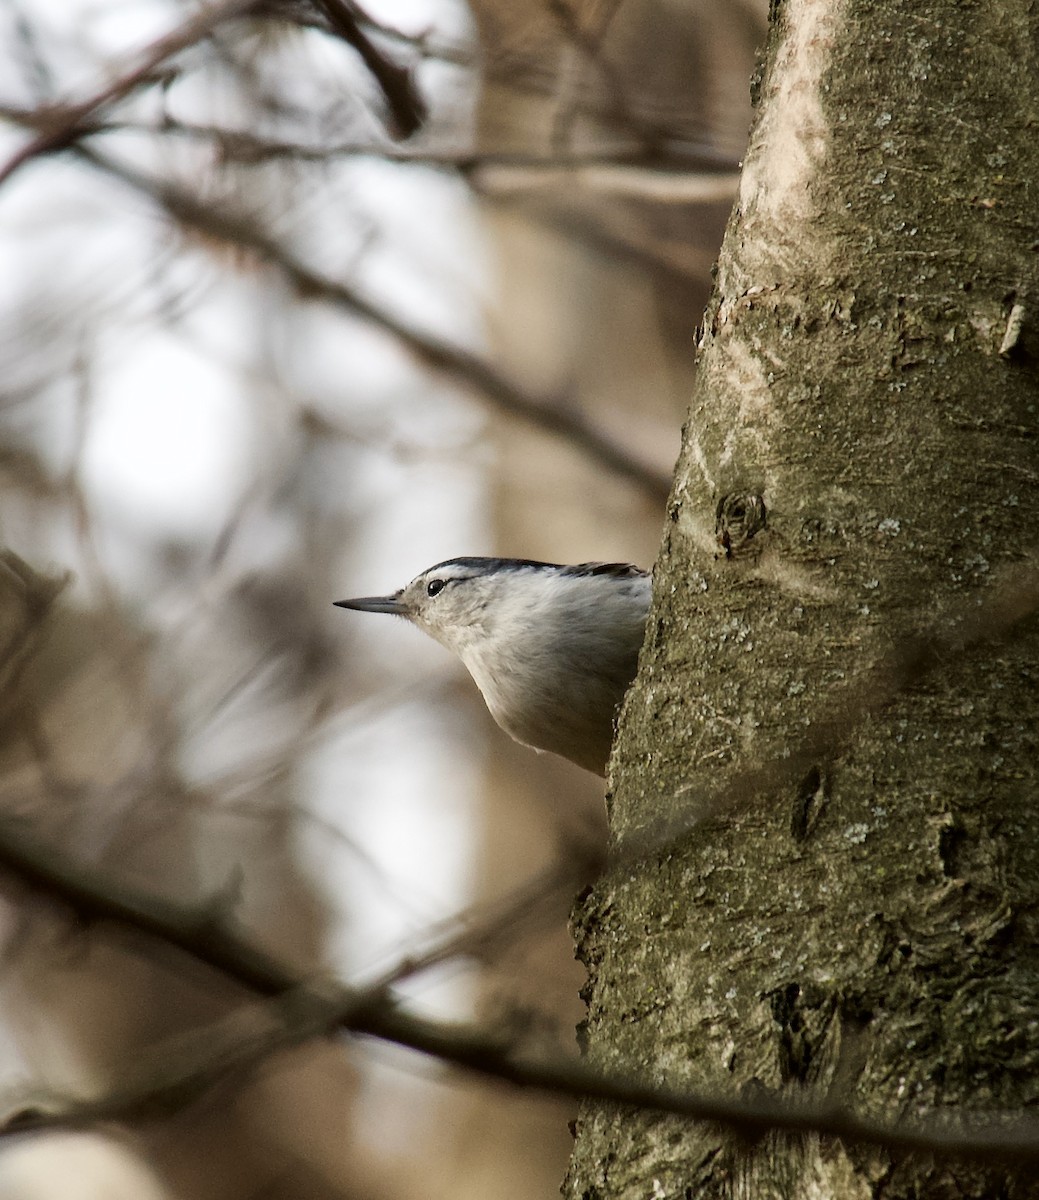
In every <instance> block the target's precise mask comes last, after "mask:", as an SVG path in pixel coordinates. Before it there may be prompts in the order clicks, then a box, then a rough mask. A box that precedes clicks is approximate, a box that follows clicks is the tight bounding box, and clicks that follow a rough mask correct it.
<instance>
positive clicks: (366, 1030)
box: [0, 823, 1039, 1165]
mask: <svg viewBox="0 0 1039 1200" xmlns="http://www.w3.org/2000/svg"><path fill="white" fill-rule="evenodd" d="M0 866H2V867H3V868H4V869H6V870H7V871H8V872H10V873H11V874H13V875H15V876H17V877H18V878H20V879H22V880H24V881H25V882H27V883H30V884H31V885H33V886H34V887H37V888H41V889H43V890H44V891H45V892H47V893H49V894H51V895H53V896H55V897H57V898H59V899H61V900H62V901H64V902H65V903H67V904H69V905H70V907H71V908H72V909H73V911H74V912H75V913H76V915H77V916H78V917H79V918H80V919H82V920H85V921H88V922H89V921H97V920H105V921H114V922H116V923H118V924H120V925H123V926H127V927H129V928H131V929H133V930H135V931H137V932H139V933H143V934H146V935H147V936H148V937H149V938H152V939H157V940H159V941H161V942H164V943H166V944H168V945H171V946H174V947H176V948H177V949H179V950H181V951H182V952H184V953H185V954H188V955H190V956H191V957H193V958H195V959H196V960H198V961H200V962H203V963H205V964H207V965H208V966H210V967H212V968H213V969H215V970H217V971H219V972H220V973H222V974H223V975H225V976H227V977H228V978H230V979H232V980H234V981H236V982H238V983H239V984H241V985H243V986H244V987H246V988H249V989H250V990H252V991H255V992H258V993H260V994H262V995H266V996H276V997H278V998H279V1004H278V1006H277V1008H276V1009H275V1010H272V1011H275V1012H276V1011H278V1010H279V1009H280V1012H281V1018H282V1019H281V1023H280V1024H275V1025H274V1026H273V1027H272V1026H270V1025H264V1026H263V1027H262V1029H261V1032H260V1033H259V1034H256V1033H255V1032H251V1031H250V1032H249V1033H247V1034H246V1035H245V1036H238V1037H236V1038H235V1037H232V1038H231V1039H230V1040H229V1042H228V1041H225V1042H223V1043H220V1039H219V1038H217V1039H213V1040H212V1041H211V1042H210V1043H209V1045H210V1048H211V1049H213V1053H212V1054H211V1055H210V1056H209V1057H207V1056H206V1054H205V1053H203V1054H202V1055H201V1056H200V1060H192V1061H188V1063H187V1066H185V1067H181V1068H178V1066H177V1065H176V1064H175V1065H174V1067H173V1068H171V1069H170V1070H169V1071H168V1072H167V1073H166V1074H164V1075H162V1077H161V1078H156V1077H155V1075H154V1074H153V1075H152V1077H150V1078H148V1079H145V1080H144V1081H137V1082H136V1087H135V1086H133V1085H131V1086H130V1087H128V1088H124V1089H122V1093H121V1100H120V1103H121V1104H122V1105H123V1107H122V1109H117V1108H116V1101H117V1100H118V1099H119V1097H110V1098H108V1099H107V1100H104V1099H103V1100H99V1101H90V1102H86V1103H85V1104H81V1105H80V1106H79V1107H78V1108H77V1106H76V1105H75V1104H72V1105H70V1106H68V1107H67V1108H66V1109H65V1110H64V1111H62V1110H59V1111H58V1112H56V1113H55V1112H50V1113H48V1112H47V1111H46V1109H45V1108H43V1109H41V1108H39V1107H36V1108H32V1109H30V1110H28V1111H27V1110H26V1109H24V1108H23V1109H22V1110H20V1111H19V1112H17V1113H16V1114H15V1115H14V1116H13V1118H12V1120H11V1122H10V1124H9V1125H8V1126H7V1129H6V1132H8V1133H11V1134H16V1133H21V1132H25V1131H28V1130H31V1129H38V1128H48V1127H52V1126H55V1125H57V1126H61V1125H63V1124H69V1123H70V1122H71V1123H86V1122H88V1121H97V1120H100V1119H113V1118H116V1117H119V1116H122V1117H123V1118H124V1119H125V1118H126V1116H127V1113H128V1111H129V1112H130V1113H132V1114H134V1115H137V1116H140V1115H141V1114H153V1113H155V1112H157V1111H160V1112H161V1111H168V1109H169V1106H174V1107H175V1106H176V1105H177V1104H178V1103H183V1102H185V1101H186V1100H187V1099H190V1098H192V1097H193V1096H195V1095H197V1094H198V1091H199V1089H202V1088H205V1087H208V1086H210V1085H211V1084H212V1083H214V1082H217V1081H218V1080H220V1079H223V1078H226V1077H227V1076H228V1074H232V1075H233V1074H236V1073H239V1072H241V1071H243V1070H247V1069H249V1068H250V1067H251V1066H253V1065H255V1064H256V1063H257V1062H258V1061H260V1060H261V1059H262V1058H263V1057H265V1056H266V1055H267V1054H269V1053H272V1052H273V1051H274V1050H276V1049H280V1048H283V1047H285V1046H288V1045H293V1044H296V1043H298V1042H299V1041H302V1040H304V1039H307V1038H310V1037H314V1036H319V1035H320V1034H322V1033H323V1032H325V1031H326V1030H330V1029H332V1028H333V1027H338V1028H340V1029H343V1030H346V1031H349V1032H352V1033H355V1034H366V1035H369V1036H372V1037H376V1038H380V1039H382V1040H384V1041H389V1042H393V1043H395V1044H397V1045H400V1046H404V1047H407V1048H409V1049H412V1050H416V1051H419V1052H420V1053H422V1054H425V1055H429V1056H431V1057H434V1058H436V1059H439V1060H440V1061H443V1062H446V1063H450V1064H453V1065H455V1066H459V1067H464V1068H466V1069H467V1070H469V1071H472V1072H474V1073H476V1074H478V1075H482V1076H484V1077H485V1078H489V1079H493V1080H498V1081H502V1082H506V1083H509V1084H512V1085H513V1086H515V1087H520V1088H525V1089H531V1090H535V1091H539V1092H543V1093H547V1094H551V1095H556V1096H568V1097H571V1098H574V1099H578V1098H591V1099H596V1100H600V1101H605V1102H609V1103H615V1104H622V1105H629V1106H634V1107H640V1108H648V1109H654V1110H657V1111H659V1112H666V1113H672V1114H675V1115H678V1116H684V1117H688V1118H691V1119H694V1120H699V1121H710V1122H712V1123H716V1124H722V1125H725V1126H727V1127H728V1128H730V1129H732V1130H734V1131H736V1132H737V1133H739V1134H740V1135H741V1136H743V1137H745V1138H749V1139H756V1138H759V1137H762V1136H764V1135H766V1134H771V1133H793V1134H804V1133H816V1134H822V1135H825V1136H830V1137H837V1138H840V1139H842V1140H843V1141H845V1142H850V1143H858V1144H862V1145H873V1146H880V1147H883V1148H885V1149H887V1150H889V1151H892V1152H894V1153H911V1152H915V1153H927V1154H940V1155H942V1156H943V1157H947V1158H959V1159H968V1160H971V1161H975V1162H981V1163H997V1164H1002V1165H1007V1164H1009V1163H1021V1164H1034V1163H1039V1123H1037V1122H1035V1121H1026V1120H1020V1119H1010V1118H1002V1117H995V1118H987V1119H984V1120H974V1121H971V1122H969V1123H968V1122H966V1121H959V1120H957V1121H955V1122H954V1121H951V1120H950V1121H946V1122H944V1123H942V1124H941V1125H938V1124H937V1123H932V1124H928V1125H897V1126H892V1125H887V1124H881V1123H879V1122H874V1121H867V1120H862V1119H859V1118H857V1117H855V1116H853V1115H851V1114H849V1113H847V1112H845V1111H843V1110H842V1109H840V1108H837V1107H834V1106H831V1105H812V1104H797V1103H791V1102H789V1101H781V1100H774V1099H768V1100H748V1099H725V1098H721V1097H717V1096H708V1095H703V1094H698V1093H691V1092H684V1091H678V1090H673V1089H668V1088H660V1087H656V1086H653V1085H650V1084H645V1083H642V1082H640V1081H638V1080H634V1079H631V1078H623V1077H618V1076H610V1075H605V1074H603V1073H601V1072H599V1071H597V1070H595V1069H594V1068H592V1067H589V1066H587V1065H586V1064H584V1063H582V1062H578V1061H572V1060H566V1059H557V1060H549V1061H540V1062H539V1061H531V1060H529V1059H524V1058H523V1057H521V1056H519V1055H517V1054H516V1053H515V1052H514V1051H513V1050H512V1048H511V1047H510V1046H509V1045H508V1043H507V1042H505V1041H502V1040H499V1039H495V1038H493V1037H487V1036H485V1035H482V1034H480V1033H478V1032H475V1031H473V1030H472V1029H469V1028H465V1027H460V1026H452V1025H449V1024H445V1023H443V1022H436V1021H428V1020H424V1019H422V1018H420V1017H417V1016H414V1015H413V1014H408V1013H405V1012H403V1011H402V1010H400V1009H399V1008H397V1007H395V1006H394V1005H393V1004H392V1002H391V1001H390V1000H389V998H388V996H387V993H386V992H385V990H383V989H382V988H380V987H375V988H371V989H363V990H353V989H346V988H344V989H339V988H332V989H331V991H329V990H327V989H322V988H321V987H319V986H316V985H301V984H300V983H299V982H298V981H297V980H295V979H294V978H293V977H292V976H291V974H290V973H289V972H288V971H286V970H285V969H284V968H283V967H281V966H280V965H279V964H277V963H276V962H275V961H274V960H273V959H270V958H269V957H268V956H267V955H266V954H265V953H264V952H263V951H261V950H259V949H257V948H256V947H254V946H251V945H249V944H248V943H246V942H244V941H241V940H239V939H238V938H236V937H234V936H233V935H232V934H230V933H228V932H227V931H226V930H225V929H224V928H222V927H221V925H220V924H219V923H218V922H217V921H216V920H215V919H214V916H215V914H214V913H213V912H211V911H208V910H205V909H203V910H202V911H201V912H200V911H198V910H190V909H185V908H183V907H181V906H177V905H174V904H170V903H168V902H163V901H158V900H155V899H154V898H150V897H144V896H142V895H140V894H139V893H134V892H132V891H130V890H129V889H125V888H119V887H116V886H115V885H114V884H113V883H112V881H111V880H109V879H107V878H105V877H103V876H102V875H101V874H100V873H99V872H96V871H94V870H92V869H91V868H88V867H83V866H74V865H73V864H71V863H69V862H67V861H64V860H62V859H61V858H60V857H59V856H57V855H55V854H54V853H53V852H51V851H49V850H43V849H41V848H40V847H39V846H37V845H35V844H33V843H32V842H31V841H30V840H29V839H27V838H26V837H25V836H24V835H23V834H22V833H20V832H17V831H16V830H15V828H14V826H13V825H12V824H10V823H6V824H0ZM286 1014H287V1015H286ZM205 1045H206V1043H205V1042H203V1049H204V1048H205ZM214 1045H215V1048H214ZM188 1057H189V1058H190V1056H188Z"/></svg>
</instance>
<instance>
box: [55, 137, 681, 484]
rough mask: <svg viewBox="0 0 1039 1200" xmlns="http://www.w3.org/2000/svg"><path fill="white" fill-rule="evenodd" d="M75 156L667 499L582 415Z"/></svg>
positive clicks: (276, 253)
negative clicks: (528, 389)
mask: <svg viewBox="0 0 1039 1200" xmlns="http://www.w3.org/2000/svg"><path fill="white" fill-rule="evenodd" d="M75 150H76V153H77V154H78V155H79V156H80V157H81V158H83V159H84V160H85V161H87V162H89V163H90V164H91V165H92V166H94V167H96V168H98V169H99V170H101V171H104V172H105V173H106V174H108V175H111V176H113V177H115V178H117V179H120V180H122V181H123V182H124V183H126V184H128V185H129V186H130V187H132V188H134V189H136V190H137V191H139V192H141V193H143V194H144V195H146V196H148V197H149V198H150V199H151V200H153V201H154V202H155V203H156V204H158V205H159V206H160V207H162V208H163V209H165V211H166V212H167V213H168V214H169V216H170V217H171V218H172V219H173V220H175V221H177V222H179V223H180V224H182V225H184V226H186V227H188V228H190V229H194V230H197V231H199V232H201V233H204V234H206V235H207V236H208V237H211V238H215V239H218V240H220V241H223V242H227V243H229V244H231V245H234V246H238V247H244V248H245V249H247V250H250V251H252V252H253V253H254V254H256V255H257V256H258V257H259V258H261V259H262V260H263V261H264V262H267V263H269V264H270V265H272V266H274V267H275V268H277V269H278V270H279V271H280V272H281V273H282V275H284V277H285V278H286V279H287V280H288V281H289V282H290V283H291V284H292V286H293V287H294V288H295V290H296V291H297V292H298V293H299V295H300V296H302V297H305V298H308V299H316V300H321V301H323V302H325V303H328V304H332V305H335V306H337V307H339V308H344V309H346V310H347V311H349V312H350V313H352V314H353V315H354V316H358V317H360V318H362V319H363V320H365V321H368V322H370V323H371V324H373V325H375V326H377V327H378V328H379V329H382V330H384V331H385V332H386V333H389V334H390V335H391V336H393V337H394V338H396V339H397V341H398V342H399V343H400V344H401V345H402V346H403V347H404V348H405V349H406V350H407V351H408V352H409V353H410V354H411V355H412V356H413V357H414V358H415V359H417V360H418V361H419V362H420V363H422V365H423V366H425V367H426V368H428V369H429V370H431V371H434V372H435V373H437V374H439V375H443V376H445V377H446V378H448V379H450V380H451V381H452V382H454V383H455V384H457V385H459V386H462V387H465V388H468V389H472V390H475V391H477V392H478V393H480V394H481V395H482V396H483V397H484V398H485V399H487V400H489V401H490V402H491V403H492V404H494V405H495V407H497V408H498V409H500V410H501V411H502V412H505V413H508V414H509V415H510V416H513V417H517V418H519V419H520V420H522V421H525V422H527V423H528V424H529V425H533V426H535V427H536V428H538V429H541V430H543V431H544V432H546V433H550V434H553V435H554V436H556V437H560V438H563V439H564V440H566V441H569V442H570V443H571V444H573V445H574V446H576V447H577V448H578V449H579V450H581V451H582V452H583V453H585V454H586V455H588V456H589V457H590V458H591V459H593V460H594V461H596V462H597V463H599V464H600V465H601V466H604V467H606V468H607V469H608V470H610V471H612V472H613V473H614V474H616V475H619V476H621V477H622V478H624V479H627V480H629V481H630V482H631V483H634V484H635V485H636V486H638V487H639V488H641V489H642V490H643V491H644V492H645V493H646V495H647V496H648V497H649V498H650V499H651V500H652V501H653V502H654V503H659V502H661V501H664V500H666V498H667V495H668V492H669V490H670V479H669V477H667V476H665V475H663V474H661V473H660V472H658V471H656V470H655V469H654V468H652V467H650V466H647V465H646V464H645V463H642V462H640V461H639V460H638V459H636V458H634V457H632V456H631V455H630V454H629V453H628V452H627V450H626V449H625V448H624V447H622V446H621V445H619V444H618V443H617V442H615V441H613V440H612V439H611V438H609V437H608V436H607V435H606V434H604V433H602V432H601V431H600V430H599V429H597V428H596V426H595V425H593V424H592V423H591V422H590V421H589V420H588V419H587V418H586V417H584V416H582V415H581V414H580V413H578V412H575V411H573V410H571V409H566V408H563V407H561V406H559V405H553V404H548V403H546V402H545V401H544V400H542V399H540V398H538V397H536V396H533V395H532V394H531V393H529V392H527V391H524V390H523V388H521V387H520V386H519V385H518V384H515V383H512V382H511V381H510V380H508V379H506V378H505V377H504V376H503V375H500V374H499V373H498V372H497V371H496V370H495V369H494V367H492V366H491V365H490V364H489V363H487V362H485V361H484V360H483V359H481V358H479V357H478V356H477V355H475V354H473V353H471V352H470V351H468V350H464V349H462V348H461V347H459V346H455V345H452V344H451V343H450V342H448V341H445V340H443V339H442V338H438V337H436V336H435V335H434V334H431V333H425V332H423V331H422V330H419V329H417V328H415V327H414V326H412V325H408V324H406V323H405V322H404V321H402V320H401V319H400V318H398V317H396V316H394V315H393V314H392V313H390V312H388V311H387V310H386V309H384V308H382V307H380V306H379V305H378V304H376V303H375V302H374V301H373V300H370V299H368V298H367V297H366V296H363V295H362V294H361V293H360V292H357V291H355V290H354V289H353V288H351V287H349V286H348V285H347V284H345V283H340V282H338V281H337V280H334V279H331V278H329V277H328V276H327V275H323V274H321V273H320V272H318V271H317V270H315V269H314V268H312V267H309V266H307V265H306V264H305V263H303V262H302V261H301V260H300V259H298V258H296V257H295V255H294V254H293V253H292V252H291V251H290V250H289V249H288V248H287V247H285V246H282V245H281V244H279V243H278V242H277V241H275V240H274V239H273V238H271V237H270V236H269V235H268V234H267V233H266V232H264V231H263V230H262V229H260V228H259V227H258V226H257V225H256V224H255V223H254V222H253V221H251V220H250V219H249V218H248V217H246V216H245V215H244V214H242V213H232V212H228V211H223V210H221V209H220V208H218V207H217V206H216V205H215V204H212V203H203V202H201V201H200V200H198V199H196V198H195V197H194V196H193V195H192V194H191V193H190V192H188V191H186V190H184V189H182V188H180V187H177V186H176V185H175V184H170V183H164V182H162V181H160V180H156V179H152V178H150V177H148V176H146V175H144V174H143V173H141V172H138V171H136V170H134V169H133V168H132V167H129V166H126V165H125V164H122V163H118V162H115V161H114V160H112V159H110V158H108V157H106V156H103V155H99V154H97V153H96V152H95V151H93V150H90V149H88V148H86V147H84V146H77V147H75Z"/></svg>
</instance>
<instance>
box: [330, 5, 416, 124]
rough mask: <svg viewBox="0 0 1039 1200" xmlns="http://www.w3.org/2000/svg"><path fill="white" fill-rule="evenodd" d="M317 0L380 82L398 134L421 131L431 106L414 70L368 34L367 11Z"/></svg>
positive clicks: (353, 6)
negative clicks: (365, 25)
mask: <svg viewBox="0 0 1039 1200" xmlns="http://www.w3.org/2000/svg"><path fill="white" fill-rule="evenodd" d="M315 3H316V4H317V6H318V8H320V9H321V11H322V12H323V13H324V14H325V16H326V17H327V19H328V23H329V25H330V26H331V27H332V29H333V30H334V32H335V33H337V34H338V35H339V36H340V37H341V38H342V39H343V40H344V41H345V42H347V43H348V44H349V45H351V46H353V48H354V49H355V50H356V51H357V53H358V54H359V55H360V58H361V61H362V62H363V63H364V65H365V66H366V67H367V68H368V71H369V73H370V74H371V76H372V78H373V79H374V80H375V82H376V83H377V84H378V85H379V87H380V89H381V90H382V94H383V96H384V97H385V100H386V106H387V108H388V109H389V115H390V121H391V124H392V128H393V132H394V134H395V136H397V137H402V138H406V137H410V136H411V135H412V134H413V133H417V132H418V130H419V129H421V128H422V125H423V124H424V123H425V120H426V117H427V115H428V109H427V107H426V103H425V101H424V100H423V99H422V97H421V96H420V95H419V92H418V89H417V88H416V87H415V81H414V79H413V78H412V74H411V72H410V71H409V70H408V69H407V67H402V66H400V65H399V64H398V63H396V62H394V61H393V59H391V58H390V57H389V56H388V55H385V54H383V53H382V51H381V50H380V49H379V48H378V47H377V46H376V45H375V43H374V42H373V41H372V40H371V39H370V38H369V37H368V35H367V34H366V33H365V32H364V30H363V29H362V28H361V27H360V25H359V23H358V21H359V18H361V17H362V15H363V14H361V13H360V11H359V10H358V9H357V8H356V6H355V5H354V4H352V3H350V0H315Z"/></svg>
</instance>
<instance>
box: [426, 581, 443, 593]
mask: <svg viewBox="0 0 1039 1200" xmlns="http://www.w3.org/2000/svg"><path fill="white" fill-rule="evenodd" d="M446 582H447V580H446V579H431V580H430V581H429V583H427V584H426V595H427V596H435V595H436V594H437V592H442V591H443V590H444V584H445V583H446Z"/></svg>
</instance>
